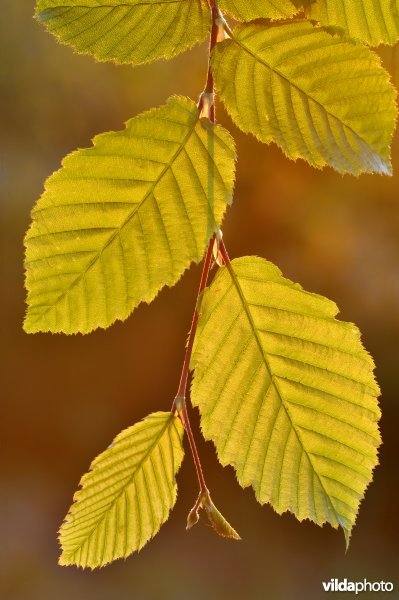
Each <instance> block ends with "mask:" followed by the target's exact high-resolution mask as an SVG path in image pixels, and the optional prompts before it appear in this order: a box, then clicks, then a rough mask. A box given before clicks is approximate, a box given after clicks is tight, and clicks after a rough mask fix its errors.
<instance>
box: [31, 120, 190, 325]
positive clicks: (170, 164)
mask: <svg viewBox="0 0 399 600" xmlns="http://www.w3.org/2000/svg"><path fill="white" fill-rule="evenodd" d="M198 121H199V115H198V111H197V116H196V118H195V120H194V122H193V125H192V126H191V127H190V129H189V132H188V134H187V135H186V137H185V138H184V140H183V142H182V143H181V146H180V147H179V148H178V150H177V151H176V152H175V154H174V155H173V156H172V158H171V160H170V161H169V162H168V163H167V164H166V165H165V167H164V169H163V170H162V172H161V173H160V175H159V176H158V178H157V179H155V181H154V182H153V184H152V186H151V187H150V189H149V190H148V192H147V193H146V194H145V196H144V198H143V199H142V200H141V201H140V202H139V203H138V204H136V205H135V207H134V209H133V210H132V211H131V212H130V213H129V214H128V216H127V217H126V219H125V220H124V221H123V223H122V224H121V225H120V226H119V227H117V228H115V229H114V232H113V234H112V235H111V236H110V237H109V239H108V240H107V242H106V243H105V244H104V246H103V247H102V248H101V250H100V251H98V252H97V253H96V255H95V256H94V257H93V258H92V260H91V261H90V262H89V263H88V265H87V267H86V268H85V269H84V271H82V273H80V275H79V276H78V277H76V279H74V280H73V281H72V282H71V284H70V285H69V286H68V287H67V288H66V290H64V291H63V292H62V293H61V294H60V295H59V296H58V297H57V299H56V300H54V302H53V303H52V304H50V305H49V307H48V308H47V310H45V311H44V312H40V313H38V316H37V317H36V319H34V321H33V323H36V322H37V321H39V320H41V319H42V318H43V317H44V316H45V315H46V314H47V313H48V312H49V311H50V310H53V309H54V307H55V306H56V305H57V304H58V303H59V302H60V301H61V300H62V299H63V298H64V297H65V296H66V295H67V294H68V293H69V292H70V291H71V289H73V288H74V287H75V286H76V285H78V283H79V282H80V281H81V279H83V277H85V276H86V273H87V272H88V271H89V270H90V269H91V268H92V267H93V265H94V264H95V263H96V262H97V261H98V260H99V259H100V257H101V255H102V254H103V252H104V251H105V250H106V249H107V248H108V246H109V245H110V244H112V242H113V241H114V240H115V238H116V237H117V236H118V235H119V234H120V233H121V231H122V230H123V229H124V228H125V227H126V225H127V224H128V223H129V222H130V221H131V219H133V217H134V216H135V215H136V213H138V211H139V210H140V208H141V206H142V205H143V204H144V202H146V201H147V200H148V198H149V197H150V196H151V194H152V193H153V191H154V189H155V188H156V186H157V185H158V183H159V182H160V181H161V180H162V178H163V177H164V175H165V173H166V172H167V171H168V170H169V169H170V168H171V167H172V165H173V163H174V162H175V161H176V160H177V158H178V157H179V155H180V153H181V152H182V151H183V150H184V148H185V146H186V144H187V142H188V140H189V139H190V137H191V135H192V134H193V132H194V131H195V127H196V126H197V123H198ZM28 239H29V238H28Z"/></svg>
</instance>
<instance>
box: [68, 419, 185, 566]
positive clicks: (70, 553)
mask: <svg viewBox="0 0 399 600" xmlns="http://www.w3.org/2000/svg"><path fill="white" fill-rule="evenodd" d="M174 418H175V417H174V416H173V415H172V414H170V415H169V417H168V419H167V421H166V422H165V425H164V426H163V428H162V429H161V431H160V432H159V434H158V435H157V437H156V438H155V440H154V442H153V443H152V444H151V446H150V447H149V448H148V450H147V451H146V453H145V454H144V456H143V458H142V459H141V460H140V462H139V463H138V465H136V466H135V467H134V471H133V473H132V475H131V476H130V477H129V479H128V480H127V481H126V482H125V483H124V485H123V486H122V488H121V490H120V492H119V494H118V495H117V496H115V498H114V499H113V500H112V502H111V503H110V504H109V506H108V507H107V508H106V510H104V514H103V516H102V517H101V518H100V519H99V520H98V521H96V523H95V525H94V526H93V528H92V529H91V530H90V532H89V533H85V534H84V537H83V538H82V541H81V542H79V544H77V545H76V546H75V548H74V549H73V550H71V551H69V552H68V553H65V552H64V554H65V556H74V555H75V554H76V552H77V551H78V550H79V549H80V548H81V547H82V546H83V544H84V543H85V542H86V541H88V540H89V539H90V537H91V536H92V535H93V533H94V531H95V530H96V529H97V527H99V526H100V524H101V523H102V522H103V521H104V519H106V518H107V515H108V514H109V512H110V511H111V510H112V507H113V506H114V505H115V502H117V501H118V500H119V498H120V497H121V496H122V494H124V493H125V490H126V488H127V487H129V485H130V484H131V483H132V481H133V479H134V478H135V476H136V474H137V472H138V471H139V470H140V469H141V467H142V466H143V464H144V463H145V462H146V461H147V459H148V458H149V457H151V454H152V451H153V450H154V448H155V447H156V446H157V445H158V442H159V440H160V439H161V438H162V437H163V435H164V433H165V431H166V430H167V429H169V427H170V425H171V424H172V425H173V426H174V427H175V424H174ZM176 431H177V430H176ZM177 433H178V434H179V432H178V431H177ZM179 438H180V435H179ZM173 460H174V457H173ZM83 490H84V488H82V492H83ZM71 529H72V528H71ZM65 536H66V537H67V536H68V534H65Z"/></svg>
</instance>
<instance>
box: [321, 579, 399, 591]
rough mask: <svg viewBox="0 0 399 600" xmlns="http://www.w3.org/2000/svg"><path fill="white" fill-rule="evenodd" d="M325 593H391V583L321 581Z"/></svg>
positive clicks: (364, 580)
mask: <svg viewBox="0 0 399 600" xmlns="http://www.w3.org/2000/svg"><path fill="white" fill-rule="evenodd" d="M322 584H323V588H324V591H325V592H355V594H360V593H361V592H393V583H392V582H391V581H373V582H372V581H367V579H363V581H348V580H347V579H343V580H342V581H340V580H339V579H331V580H330V581H322Z"/></svg>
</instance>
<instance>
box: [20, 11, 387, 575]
mask: <svg viewBox="0 0 399 600" xmlns="http://www.w3.org/2000/svg"><path fill="white" fill-rule="evenodd" d="M222 11H223V14H222ZM225 15H230V16H231V17H232V18H233V19H234V20H235V21H238V24H236V26H235V27H234V28H231V27H230V25H229V24H228V23H227V20H226V17H225ZM36 17H37V19H38V20H39V21H41V22H42V23H43V24H44V25H45V26H46V28H47V29H48V30H49V31H50V32H51V33H53V34H54V35H55V36H56V37H57V38H58V39H59V40H60V41H61V42H62V43H66V44H68V45H70V46H72V47H73V48H74V49H75V50H76V51H77V52H79V53H84V54H90V55H92V56H94V58H95V59H96V60H98V61H114V62H116V63H130V64H133V65H138V64H143V63H148V62H150V61H153V60H156V59H169V58H172V57H174V56H176V55H177V54H179V53H181V52H183V51H185V50H187V49H189V48H191V47H192V46H193V45H195V44H196V43H200V42H202V41H204V40H205V39H206V38H207V36H208V35H209V34H210V33H211V45H210V55H209V71H208V79H207V85H206V88H205V92H204V93H203V94H202V96H201V97H200V101H199V103H198V105H197V104H196V103H195V102H193V101H192V100H190V99H189V98H185V97H172V98H170V99H169V100H168V101H167V103H166V104H165V105H164V106H161V107H158V108H155V109H152V110H149V111H147V112H144V113H142V114H140V115H138V116H135V117H134V118H132V119H130V120H129V121H128V122H127V123H126V127H125V129H124V130H122V131H118V132H108V133H104V134H101V135H98V136H96V137H95V138H94V140H93V143H92V146H91V147H90V148H87V149H84V150H78V151H76V152H73V153H72V154H70V155H69V156H67V157H66V158H65V159H64V161H63V163H62V168H61V169H60V170H59V171H57V172H56V173H54V174H53V175H51V176H50V177H49V179H48V180H47V182H46V185H45V191H44V193H43V195H42V197H41V198H40V199H39V200H38V202H37V204H36V206H35V208H34V210H33V212H32V223H31V226H30V228H29V231H28V233H27V235H26V239H25V244H26V261H25V266H26V287H27V290H28V295H27V303H28V311H27V315H26V319H25V324H24V328H25V330H26V331H27V332H29V333H34V332H39V331H45V332H63V333H67V334H72V333H79V332H80V333H89V332H90V331H92V330H94V329H95V328H97V327H103V328H106V327H108V326H110V325H111V324H112V323H114V322H115V321H116V320H117V319H119V320H124V319H126V318H127V317H128V316H129V315H130V314H131V312H132V311H133V310H134V308H135V307H137V306H138V304H140V303H141V302H148V303H149V302H151V301H152V300H153V299H154V298H155V297H156V295H157V294H158V292H159V291H160V290H161V289H162V287H164V286H172V285H174V284H175V283H176V282H177V281H178V280H179V278H180V277H181V276H182V274H183V272H184V271H185V270H186V269H187V268H188V267H189V266H190V264H191V263H192V262H196V263H198V262H200V261H201V260H202V258H203V256H204V253H205V251H206V248H207V246H209V244H213V243H215V265H216V266H218V267H220V268H219V270H218V273H217V274H216V276H215V277H214V279H213V282H212V284H211V285H210V286H209V287H208V288H207V289H206V290H205V292H204V294H203V295H202V296H201V302H199V303H198V312H197V311H196V313H195V319H194V321H193V323H194V324H195V325H196V319H197V318H199V321H198V330H197V335H196V337H195V343H194V350H193V354H192V357H191V364H190V367H191V369H192V371H193V373H194V375H193V381H192V388H191V399H192V403H193V404H194V405H195V406H198V407H199V409H200V413H201V427H202V431H203V434H204V436H205V438H206V439H210V440H212V441H213V442H214V444H215V446H216V450H217V454H218V457H219V460H220V462H221V463H222V465H227V464H229V465H232V466H233V467H234V468H235V470H236V473H237V478H238V481H239V483H240V484H241V485H242V486H243V487H245V486H248V485H251V486H252V487H253V488H254V491H255V495H256V498H257V499H258V501H259V502H260V503H265V502H269V503H270V504H271V505H272V506H273V507H274V508H275V509H276V511H277V512H279V513H281V512H284V511H286V510H290V511H291V512H293V513H294V514H295V515H296V516H297V517H298V519H300V520H302V519H311V520H313V521H314V522H315V523H317V524H319V525H321V524H323V523H325V522H328V523H330V524H331V525H332V526H333V527H338V526H340V527H342V529H343V530H344V533H345V537H346V540H347V543H348V542H349V537H350V533H351V530H352V527H353V525H354V522H355V519H356V515H357V512H358V509H359V503H360V501H361V499H362V498H363V495H364V493H365V490H366V488H367V486H368V484H369V483H370V481H371V477H372V471H373V469H374V467H375V466H376V464H377V448H378V446H379V444H380V436H379V431H378V425H377V421H378V418H379V415H380V412H379V407H378V402H377V396H378V393H379V390H378V386H377V384H376V382H375V379H374V376H373V368H374V363H373V360H372V358H371V357H370V356H369V354H368V353H367V352H366V350H365V349H364V348H363V346H362V344H361V341H360V334H359V331H358V330H357V328H356V327H355V326H354V325H352V324H349V323H343V322H342V321H338V320H337V319H336V314H337V307H336V306H335V304H334V303H333V302H331V301H329V300H327V299H326V298H323V297H321V296H317V295H315V294H310V293H308V292H305V291H304V290H303V289H302V288H301V287H300V286H299V285H297V284H293V283H292V282H290V281H288V280H287V279H285V278H284V277H283V276H282V275H281V273H280V271H279V270H278V269H277V267H275V266H274V265H272V264H271V263H269V262H267V261H265V260H263V259H261V258H257V257H244V258H240V259H236V260H234V261H232V262H230V260H229V258H228V255H227V251H226V249H225V247H224V244H223V242H222V238H221V233H220V228H221V226H222V222H223V218H224V215H225V212H226V209H227V207H228V206H229V205H230V204H231V203H232V198H233V188H234V180H235V159H236V152H235V145H234V141H233V139H232V137H231V136H230V134H229V133H228V131H227V130H226V129H225V128H223V127H222V126H221V125H219V124H215V122H214V118H213V114H214V104H213V103H214V94H215V93H217V95H218V97H219V98H220V100H221V101H222V102H223V103H224V105H225V107H226V109H227V111H228V113H229V115H230V116H231V118H232V120H233V121H234V122H235V124H236V125H237V126H238V127H239V128H240V129H241V130H242V131H244V132H246V133H251V134H252V135H253V136H255V137H256V138H257V139H258V140H259V141H260V142H263V143H266V144H269V143H271V142H275V143H276V144H277V145H278V146H279V147H280V148H281V150H282V151H283V152H284V153H285V155H286V156H287V157H288V158H290V159H293V160H297V159H299V158H300V159H304V160H305V161H307V162H308V163H309V164H310V165H312V166H313V167H316V168H322V167H325V166H327V165H328V166H330V167H332V168H333V169H335V170H336V171H338V172H339V173H342V174H344V173H350V174H353V175H359V174H361V173H379V174H385V175H389V174H390V173H391V163H390V143H391V140H392V135H393V131H394V127H395V123H396V117H397V107H396V92H395V90H394V88H393V87H392V85H391V83H390V81H389V75H388V74H387V72H386V71H385V70H384V69H383V68H382V66H381V63H380V60H379V58H378V56H377V55H376V54H375V53H374V52H373V50H372V49H371V48H370V46H377V45H378V44H380V43H386V44H392V43H395V42H396V40H398V39H399V4H398V3H397V2H392V3H389V8H388V3H387V2H384V1H383V0H374V1H373V2H366V0H359V1H358V2H353V1H352V0H314V1H307V0H302V1H296V2H291V1H290V0H281V1H280V2H275V1H270V0H262V2H260V1H258V0H220V2H215V1H213V0H209V2H207V1H205V0H162V1H160V0H146V1H145V2H143V1H142V0H124V2H121V1H120V0H38V2H37V8H36ZM208 271H209V264H208ZM207 275H208V272H207V273H206V277H207ZM206 277H205V282H204V284H206ZM192 333H193V334H194V333H195V329H193V330H192ZM192 341H194V340H192ZM190 352H191V346H190V343H189V353H190ZM187 368H188V367H187ZM183 391H185V390H183ZM176 410H177V408H176V405H175V404H174V406H173V408H172V412H171V413H170V412H165V413H154V414H152V415H150V416H149V417H147V418H146V419H144V421H142V422H140V423H138V424H136V425H134V426H133V427H130V428H129V429H127V430H126V431H124V432H122V433H121V434H120V435H119V436H118V437H117V438H116V439H115V441H114V443H113V444H112V446H111V447H110V448H108V450H106V451H105V452H104V453H103V454H101V455H100V456H99V457H97V459H95V461H94V462H93V463H92V465H91V470H90V471H89V473H88V474H87V475H85V476H84V477H83V478H82V480H81V489H80V490H79V491H78V492H77V493H76V495H75V498H74V500H75V502H74V504H73V506H72V507H71V509H70V512H69V514H68V516H67V519H66V521H65V523H64V524H63V525H62V527H61V531H60V540H61V544H62V548H63V554H62V557H61V564H72V563H73V564H77V565H79V566H83V567H85V566H89V567H91V568H94V567H97V566H102V565H104V564H106V563H108V562H110V561H112V560H114V559H116V558H120V557H126V556H128V555H129V554H131V553H132V552H133V551H135V550H139V549H140V548H141V547H142V546H143V545H144V544H145V543H146V542H147V541H148V540H149V539H150V538H151V537H152V536H153V535H154V534H155V533H156V532H157V531H158V529H159V528H160V526H161V524H162V523H163V522H164V521H165V520H166V519H167V517H168V514H169V511H170V509H171V508H172V507H173V505H174V503H175V500H176V489H177V488H176V483H175V475H176V473H177V471H178V469H179V466H180V464H181V461H182V459H183V449H182V438H183V432H184V429H183V425H184V428H185V429H186V431H187V433H188V434H190V435H191V431H190V429H189V428H188V423H187V418H186V414H185V413H182V414H181V413H179V416H180V418H181V422H180V420H179V418H178V416H176ZM182 424H183V425H182ZM190 442H191V439H190ZM201 509H203V510H204V512H205V513H206V514H207V517H208V519H209V521H210V523H211V525H212V526H213V527H214V528H215V530H216V531H218V532H219V533H220V534H221V535H224V536H226V537H232V538H235V539H238V537H239V536H238V534H237V533H236V532H235V530H234V529H233V528H232V527H231V526H230V525H229V524H228V523H227V521H226V520H225V519H224V517H223V516H222V515H221V513H220V512H219V511H218V509H217V508H216V507H215V506H214V504H213V502H212V500H211V498H210V496H209V493H208V491H207V490H204V489H201V493H200V496H199V499H198V500H197V503H196V505H195V507H194V509H193V510H192V511H191V513H190V518H189V526H191V525H193V524H194V523H196V522H197V520H198V513H199V510H201Z"/></svg>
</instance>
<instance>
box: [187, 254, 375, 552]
mask: <svg viewBox="0 0 399 600" xmlns="http://www.w3.org/2000/svg"><path fill="white" fill-rule="evenodd" d="M336 314H337V307H336V305H335V304H334V302H331V301H330V300H327V299H326V298H323V297H322V296H318V295H316V294H310V293H308V292H305V291H304V290H303V289H302V288H301V287H300V286H299V285H297V284H293V283H292V282H291V281H289V280H288V279H285V278H283V277H282V275H281V273H280V271H279V269H277V267H275V266H274V265H272V264H271V263H269V262H267V261H266V260H263V259H261V258H257V257H244V258H240V259H237V260H234V261H232V263H231V268H230V269H229V268H228V267H223V268H221V269H220V271H219V272H218V274H217V276H216V277H215V279H214V281H213V282H212V285H211V286H210V288H208V289H207V290H206V291H205V293H204V296H203V300H202V303H201V310H200V318H199V324H198V330H197V336H196V340H195V346H194V354H193V359H192V364H191V367H192V368H193V369H194V370H195V373H194V379H193V384H192V390H191V398H192V402H193V404H194V405H196V406H198V407H199V409H200V412H201V427H202V431H203V433H204V436H205V438H206V439H207V440H213V442H214V443H215V445H216V449H217V453H218V457H219V460H220V462H221V463H222V465H233V466H234V468H235V470H236V473H237V478H238V481H239V483H240V484H241V485H242V486H243V487H246V486H249V485H252V487H253V488H254V490H255V494H256V498H257V499H258V501H259V502H260V503H262V504H263V503H265V502H269V503H270V504H272V506H273V507H274V508H275V510H276V511H277V512H278V513H282V512H284V511H287V510H289V511H291V512H293V513H294V514H295V515H296V516H297V517H298V519H300V520H302V519H312V520H313V521H314V522H315V523H317V524H319V525H321V524H323V523H324V522H328V523H330V524H331V525H332V526H333V527H337V526H341V527H342V528H343V530H344V533H345V537H346V540H347V542H348V541H349V536H350V532H351V529H352V527H353V524H354V522H355V519H356V514H357V512H358V508H359V503H360V501H361V499H362V498H363V495H364V492H365V489H366V487H367V485H368V484H369V482H370V480H371V477H372V471H373V469H374V467H375V466H376V464H377V448H378V446H379V444H380V435H379V430H378V425H377V421H378V419H379V416H380V410H379V407H378V402H377V396H378V393H379V389H378V386H377V384H376V382H375V379H374V376H373V367H374V363H373V360H372V358H371V357H370V355H369V354H368V353H367V352H366V350H365V349H364V348H363V346H362V343H361V341H360V334H359V331H358V329H357V328H356V327H355V326H354V325H353V324H351V323H345V322H342V321H338V320H336V319H335V316H336Z"/></svg>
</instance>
